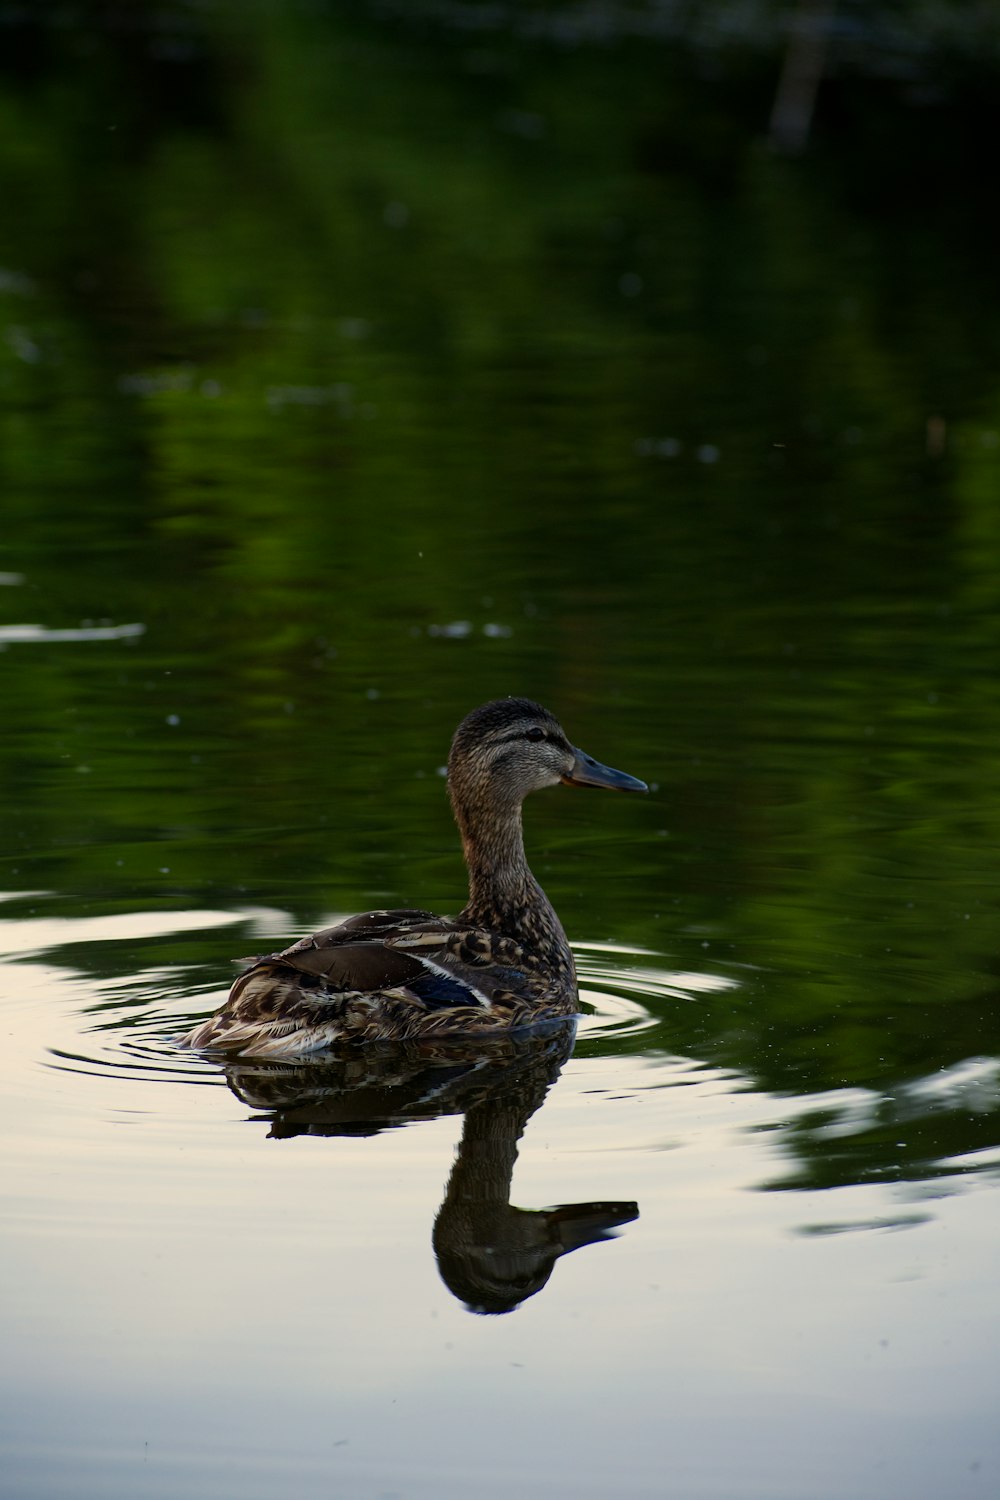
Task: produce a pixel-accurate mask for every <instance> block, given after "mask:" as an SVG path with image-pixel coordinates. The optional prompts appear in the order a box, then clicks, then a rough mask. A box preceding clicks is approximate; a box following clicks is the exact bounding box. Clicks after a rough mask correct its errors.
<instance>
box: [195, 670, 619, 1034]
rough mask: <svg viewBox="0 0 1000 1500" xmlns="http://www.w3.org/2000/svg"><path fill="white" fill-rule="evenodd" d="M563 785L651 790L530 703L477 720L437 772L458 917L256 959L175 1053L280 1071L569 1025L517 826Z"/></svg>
mask: <svg viewBox="0 0 1000 1500" xmlns="http://www.w3.org/2000/svg"><path fill="white" fill-rule="evenodd" d="M560 783H561V784H562V785H564V786H571V787H591V788H592V787H602V788H607V789H610V790H614V791H621V792H646V791H648V787H647V786H646V783H645V782H643V781H639V780H638V779H637V778H636V777H634V776H629V775H626V773H625V772H624V771H616V770H613V769H612V768H611V767H610V766H606V765H602V764H601V762H600V761H597V760H595V759H594V758H593V757H592V756H590V755H587V754H586V753H585V752H584V751H583V750H580V749H578V748H577V747H576V746H575V745H573V744H571V743H570V740H569V739H568V738H567V735H566V733H565V731H564V730H563V728H562V726H561V725H560V723H559V721H558V719H556V718H555V716H554V715H553V714H551V713H550V712H549V711H548V709H545V708H543V707H542V706H541V705H540V704H538V703H535V702H533V701H532V700H531V699H529V698H502V699H497V700H495V701H493V702H490V703H484V704H483V705H482V706H481V707H479V708H476V709H474V710H473V711H472V713H470V714H468V715H467V716H466V717H465V718H464V719H463V720H462V722H461V723H460V724H459V726H458V728H457V729H456V731H455V735H454V738H453V740H452V743H451V750H450V752H449V756H448V767H447V785H448V795H449V797H450V799H451V805H452V810H453V813H454V816H455V821H456V823H457V824H458V830H459V833H460V835H461V839H462V849H463V853H464V855H465V862H466V866H467V869H468V875H469V899H468V901H467V902H466V904H465V906H464V907H463V908H462V910H461V911H460V912H459V913H458V915H457V916H455V917H442V916H436V915H435V914H434V913H432V912H428V911H420V910H415V909H405V910H400V911H370V912H364V913H362V914H361V915H360V916H355V917H349V918H348V919H347V920H346V921H344V922H340V923H339V924H338V925H337V926H335V927H327V928H324V929H323V930H322V931H320V932H316V933H313V934H311V935H310V936H308V937H304V938H301V939H300V940H299V941H298V942H295V943H293V944H292V945H291V946H290V947H288V948H284V949H282V950H281V951H280V952H276V953H267V954H264V955H261V956H258V957H256V958H253V959H251V960H249V961H247V962H248V967H246V968H245V969H244V972H243V973H242V974H241V975H240V976H239V978H238V979H237V980H236V982H235V984H234V985H233V987H232V989H231V991H230V993H229V996H228V998H227V1000H226V1001H225V1003H224V1004H223V1005H222V1006H221V1007H220V1009H219V1010H217V1011H216V1012H215V1014H214V1015H211V1016H209V1017H208V1018H207V1019H205V1020H203V1021H201V1022H200V1023H199V1024H198V1025H196V1026H195V1027H194V1028H193V1029H192V1030H191V1031H190V1032H188V1033H187V1035H186V1036H184V1037H182V1038H180V1039H179V1045H181V1046H183V1047H186V1048H191V1049H195V1050H198V1051H203V1052H210V1053H224V1054H228V1055H230V1056H233V1055H239V1056H240V1057H246V1058H261V1059H274V1060H275V1061H284V1060H295V1059H300V1058H309V1057H310V1056H311V1055H313V1054H318V1053H323V1052H329V1051H330V1049H337V1048H339V1047H340V1046H341V1045H343V1044H356V1043H364V1042H400V1043H414V1042H429V1043H432V1044H433V1043H435V1042H437V1041H438V1040H441V1041H444V1040H446V1039H450V1038H459V1039H471V1038H475V1037H483V1038H486V1037H489V1036H497V1035H502V1034H503V1033H510V1032H513V1031H518V1030H519V1029H521V1028H525V1027H531V1026H535V1025H538V1024H539V1023H543V1022H550V1021H552V1020H553V1019H555V1018H559V1017H565V1016H568V1015H573V1014H575V1012H576V1009H577V987H576V969H575V966H574V962H573V953H572V950H571V949H570V945H569V942H568V941H567V938H566V934H565V932H564V930H563V927H562V924H561V922H560V921H559V918H558V917H557V915H556V913H555V911H554V910H553V907H552V905H551V903H550V902H549V900H548V898H547V896H546V895H545V892H544V891H543V890H542V888H541V886H540V885H539V883H538V881H537V880H536V879H535V877H534V875H532V873H531V870H530V869H529V867H528V861H527V857H526V855H525V850H524V837H523V828H522V816H521V813H522V804H523V802H524V800H525V798H526V797H527V796H528V794H529V793H530V792H534V791H539V790H541V789H542V788H544V787H549V786H557V785H559V784H560Z"/></svg>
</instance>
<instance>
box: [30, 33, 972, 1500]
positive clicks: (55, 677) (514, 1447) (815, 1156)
mask: <svg viewBox="0 0 1000 1500" xmlns="http://www.w3.org/2000/svg"><path fill="white" fill-rule="evenodd" d="M140 9H141V8H140ZM234 16H235V12H232V11H230V10H229V9H228V8H227V7H225V6H219V7H214V6H208V7H205V8H204V9H203V10H202V11H198V12H197V13H196V11H195V8H189V7H183V6H182V7H176V8H175V7H171V6H162V7H160V8H159V9H158V11H157V17H158V19H155V24H153V23H152V22H151V23H149V25H138V24H137V25H136V26H135V27H131V26H130V27H124V26H121V25H118V24H114V25H112V24H111V23H110V22H109V23H108V24H107V25H103V26H95V27H92V28H90V30H89V31H88V28H87V27H86V26H78V25H76V24H75V23H74V21H73V17H72V15H71V14H70V11H69V10H67V12H66V14H65V15H64V17H63V20H62V22H61V23H60V27H59V28H56V29H54V30H52V31H46V30H45V28H40V31H39V34H38V35H35V33H34V32H32V38H33V40H32V39H30V38H29V40H31V46H32V48H34V49H35V50H31V49H28V48H27V44H26V43H25V49H24V50H23V51H22V54H21V56H22V63H23V64H24V66H25V67H27V63H26V62H24V59H25V58H29V60H30V61H31V68H33V69H34V70H35V71H34V73H33V74H32V75H31V82H32V87H31V88H29V87H28V86H27V81H26V77H22V76H20V74H19V75H18V76H16V77H15V76H13V72H12V71H11V69H8V71H7V72H5V73H4V74H3V77H2V80H0V81H2V83H3V87H2V89H0V108H2V109H3V111H4V119H5V120H6V122H7V125H8V127H9V128H8V130H7V131H6V133H5V135H4V137H3V138H4V140H5V141H6V145H4V146H3V147H2V148H0V180H2V183H3V187H4V200H5V201H6V202H14V201H16V202H18V203H19V204H21V205H22V211H21V212H20V213H18V214H17V215H8V216H5V221H4V224H3V225H2V226H0V268H2V273H3V274H2V275H0V328H2V330H3V339H2V343H0V347H2V350H3V355H2V362H0V432H2V436H3V447H2V459H0V464H2V478H3V487H4V488H3V506H4V515H5V520H6V522H7V524H6V526H5V528H4V550H3V556H2V558H0V569H2V572H0V695H2V701H3V704H4V732H3V735H2V737H0V772H2V778H3V783H2V784H3V798H2V807H3V822H4V831H5V839H4V848H3V852H2V855H0V889H2V892H3V899H2V902H0V954H2V960H3V961H2V964H0V1007H2V1009H0V1025H2V1030H3V1036H4V1039H5V1046H4V1049H3V1060H2V1062H0V1074H2V1088H0V1114H2V1116H3V1124H2V1130H0V1154H2V1156H3V1175H2V1180H3V1183H4V1200H5V1210H6V1212H5V1230H4V1239H3V1268H4V1278H3V1281H4V1288H5V1292H4V1299H3V1300H4V1310H3V1314H2V1316H3V1329H4V1343H5V1347H6V1348H7V1350H8V1359H7V1361H6V1362H5V1368H6V1373H5V1376H4V1378H3V1391H2V1394H3V1400H2V1402H0V1409H2V1411H3V1417H2V1418H0V1426H2V1445H3V1457H4V1462H3V1471H4V1475H5V1479H4V1486H3V1488H4V1492H5V1493H6V1494H10V1495H11V1496H12V1497H17V1500H33V1497H38V1500H42V1497H44V1500H55V1497H61V1496H66V1497H69V1496H72V1497H73V1500H88V1497H94V1500H98V1497H100V1500H107V1497H115V1496H119V1495H120V1496H122V1497H125V1496H128V1497H129V1500H134V1497H142V1500H146V1497H161V1496H162V1497H164V1500H167V1497H169V1500H177V1497H179V1496H182V1497H187V1496H190V1497H191V1500H195V1497H197V1500H202V1497H209V1496H214V1495H217V1496H219V1497H223V1496H225V1497H228V1496H231V1495H233V1494H234V1493H239V1494H240V1495H243V1496H247V1497H253V1496H257V1495H260V1496H265V1495H267V1496H272V1495H274V1494H275V1493H276V1492H279V1491H280V1492H288V1493H290V1494H295V1495H297V1496H303V1497H311V1496H320V1495H322V1496H329V1495H331V1494H335V1495H337V1496H338V1497H343V1500H388V1497H396V1496H398V1497H400V1500H422V1497H426V1500H441V1497H452V1496H453V1497H456V1500H458V1497H467V1496H475V1497H476V1500H491V1497H496V1500H501V1497H503V1500H506V1497H507V1496H509V1495H511V1494H513V1493H518V1494H523V1495H524V1496H526V1497H528V1500H534V1497H538V1500H542V1497H545V1500H548V1497H553V1496H563V1495H565V1496H567V1497H569V1496H574V1497H575V1496H579V1495H593V1496H595V1497H598V1496H601V1497H603V1496H608V1495H616V1496H618V1495H621V1496H626V1497H637V1500H638V1497H645V1496H650V1497H652V1496H656V1497H661V1496H663V1495H675V1496H677V1497H678V1500H688V1497H691V1500H758V1497H759V1500H778V1497H783V1496H787V1497H789V1500H897V1497H898V1500H940V1497H941V1496H943V1495H947V1496H949V1497H955V1500H966V1497H970V1500H971V1497H979V1496H985V1495H991V1494H993V1493H995V1491H996V1489H997V1484H998V1480H1000V1443H998V1437H997V1424H996V1409H997V1400H998V1396H1000V1390H998V1384H1000V1381H998V1359H997V1354H996V1349H997V1333H998V1327H997V1322H998V1304H997V1297H996V1269H997V1251H996V1246H997V1243H998V1235H1000V1193H998V1187H1000V1176H998V1173H1000V1021H998V1012H997V998H996V997H997V990H998V983H1000V975H998V962H997V949H998V922H997V907H998V881H997V875H996V850H997V847H998V843H1000V814H998V812H997V809H998V808H1000V772H998V762H997V756H996V745H997V744H998V743H1000V707H998V699H997V694H996V681H995V678H996V671H995V664H996V661H997V659H998V652H1000V616H998V614H997V611H996V599H995V579H996V576H997V571H998V566H1000V531H998V529H997V526H996V521H995V514H996V499H995V497H996V494H997V481H998V479H1000V474H998V465H1000V438H998V432H1000V406H998V403H997V380H996V371H997V369H998V368H1000V362H998V356H1000V337H998V335H1000V325H998V322H997V317H996V313H995V310H994V306H993V304H994V298H993V282H994V279H995V266H994V264H993V258H992V255H984V254H983V244H984V238H983V233H982V231H983V229H984V226H985V219H984V221H983V223H980V222H979V220H977V218H976V214H977V212H980V211H981V213H982V215H984V216H988V214H989V212H990V211H991V210H990V208H989V205H985V204H983V205H980V206H979V207H978V208H977V203H976V199H975V195H972V194H970V193H968V192H964V191H962V190H961V189H962V183H963V181H964V178H963V177H962V175H961V171H959V169H958V168H957V167H956V174H955V176H954V177H953V178H949V177H948V176H947V174H943V175H942V178H941V191H942V193H948V192H954V195H955V202H954V208H953V212H950V213H948V212H942V213H941V214H940V215H939V216H937V218H936V221H935V222H934V223H933V224H930V225H928V223H927V213H926V199H925V197H923V196H921V197H920V199H919V211H918V207H917V205H916V199H915V200H914V204H912V205H911V204H910V203H909V201H908V200H907V199H906V196H905V193H904V192H903V191H902V188H901V187H898V188H897V193H896V195H895V197H894V196H893V195H891V194H889V195H887V194H885V193H884V191H883V189H884V184H885V182H886V181H887V180H888V178H887V177H886V175H885V173H884V172H883V171H882V166H881V164H880V162H879V160H878V159H877V152H876V150H875V147H874V146H873V145H871V143H870V141H868V140H867V139H862V140H859V139H858V138H857V136H856V135H852V133H851V128H849V126H846V125H845V127H844V133H843V135H842V136H840V137H838V138H837V141H836V143H834V141H833V140H832V138H827V140H826V141H825V143H824V141H823V140H822V139H821V141H820V143H819V145H818V146H817V149H816V151H815V152H814V153H813V155H812V156H810V158H809V159H808V161H807V162H803V163H802V164H790V163H788V162H783V161H780V160H778V159H775V158H773V157H771V156H770V155H769V154H768V153H767V152H765V151H763V150H762V149H761V148H760V144H759V140H758V139H757V138H756V137H755V135H754V127H753V125H752V121H753V119H754V118H756V117H757V116H756V115H755V114H754V109H755V107H756V106H754V105H753V103H752V101H750V102H747V96H746V95H744V94H740V93H739V91H736V92H734V93H726V95H725V97H724V98H723V97H722V95H721V94H719V93H713V91H712V88H711V87H710V85H709V84H707V83H705V82H704V81H701V82H698V81H692V78H691V76H690V75H689V73H688V72H686V71H685V69H684V68H683V67H681V66H680V65H679V64H678V62H677V59H676V57H673V54H671V57H673V61H672V62H670V64H669V67H668V66H667V62H666V57H667V54H662V58H661V61H662V64H663V65H662V66H660V64H655V65H654V63H655V57H660V56H661V55H660V54H655V57H654V53H653V51H652V50H651V49H644V50H643V52H642V53H641V55H640V54H639V53H637V52H635V51H634V50H632V49H631V48H630V47H628V46H625V45H624V44H623V45H622V46H621V47H611V48H608V49H606V50H601V49H598V51H596V52H595V51H594V50H592V49H588V48H587V47H582V48H568V49H566V50H562V51H561V50H559V49H558V48H557V49H556V50H554V51H553V50H551V48H550V47H549V44H548V43H546V45H545V46H544V47H542V48H541V50H533V49H532V47H531V46H529V45H528V44H527V43H525V42H524V39H523V38H522V39H521V40H520V41H518V42H517V44H516V45H515V44H514V43H510V45H509V46H508V45H507V43H505V42H504V41H503V40H502V38H501V37H497V36H494V38H493V40H492V42H491V43H490V45H489V46H486V47H479V46H470V45H469V40H468V37H467V36H465V35H464V34H463V35H459V36H456V34H455V33H454V32H453V31H450V30H448V29H447V28H445V29H444V30H443V31H440V32H437V31H434V29H433V28H430V29H429V30H428V29H427V28H424V29H418V30H413V29H410V28H408V27H407V25H406V23H405V22H404V21H401V20H399V21H397V20H390V19H387V18H386V14H381V16H380V17H379V16H373V15H372V14H371V13H369V11H368V10H367V9H366V8H365V7H356V8H355V7H351V8H349V11H345V15H344V16H343V17H342V16H339V15H334V14H333V13H332V12H328V11H327V10H326V9H324V8H323V7H309V8H307V7H299V6H289V7H280V8H278V9H277V10H275V9H273V8H270V7H257V6H256V5H253V6H247V7H245V8H241V9H240V18H241V19H239V20H238V21H236V20H234ZM0 21H2V24H3V25H4V26H8V28H9V27H10V26H14V29H15V30H18V28H19V27H20V26H21V23H19V22H18V23H16V25H15V23H14V22H13V21H8V20H7V19H3V18H0ZM28 29H29V30H30V29H31V28H28ZM23 32H24V28H23V27H21V29H20V30H18V35H19V36H20V37H21V41H22V42H24V34H22V33H23ZM42 32H44V33H45V35H44V37H43V38H42V40H39V37H40V36H41V33H42ZM42 41H44V45H42ZM36 44H37V45H36ZM88 48H89V50H88ZM80 49H82V51H81V50H80ZM598 54H599V55H598ZM84 56H86V57H87V58H89V61H88V62H87V63H86V65H83V64H81V61H80V59H81V57H84ZM5 66H6V65H5ZM331 80H335V81H336V85H337V86H336V87H334V86H333V85H332V83H331ZM179 82H183V85H184V86H183V87H177V84H178V83H179ZM154 85H155V87H154ZM751 92H752V90H751ZM111 104H113V105H114V109H113V111H112V110H111V107H110V106H111ZM741 111H744V113H741ZM692 112H693V113H692ZM111 113H113V114H114V119H112V118H110V114H111ZM690 119H697V121H698V122H699V123H700V125H701V126H703V127H704V129H702V130H700V131H699V132H698V133H697V139H696V140H695V139H694V138H693V137H692V136H691V135H690V134H689V133H687V130H686V126H685V125H684V121H689V120H690ZM927 123H928V122H927V118H926V117H925V116H919V120H918V124H916V125H914V129H915V130H917V129H918V127H919V129H920V130H923V129H925V128H927ZM939 123H940V122H939ZM112 126H114V127H115V128H114V129H112ZM709 126H711V128H710V129H709ZM917 155H919V153H917V152H916V150H915V148H914V159H913V161H910V160H909V158H908V157H907V156H906V153H905V152H904V153H903V154H902V155H901V156H900V157H899V159H898V160H897V161H896V162H895V163H894V170H893V174H892V181H893V182H896V183H897V184H898V182H899V181H903V182H906V181H911V180H917V179H919V180H922V178H921V177H920V171H921V170H922V169H921V168H920V167H919V163H918V162H917V160H916V157H917ZM963 170H964V169H963ZM897 171H898V173H899V174H900V176H899V177H897V175H896V173H897ZM910 174H913V176H912V177H911V175H910ZM979 196H980V197H981V194H980V195H979ZM95 205H96V207H95ZM98 210H100V211H98ZM504 693H517V694H522V693H523V694H528V695H531V696H534V697H537V698H539V699H540V700H541V701H543V702H544V703H545V704H546V705H547V706H549V707H551V708H552V709H553V710H554V711H555V712H557V713H558V714H559V715H560V717H561V718H562V720H563V722H564V724H565V726H566V728H567V731H568V733H569V734H570V735H571V737H572V738H573V739H574V740H575V741H576V742H577V743H579V744H581V745H583V746H584V747H585V748H586V749H587V750H588V751H589V752H591V753H592V754H594V755H596V756H598V757H599V758H600V759H602V760H606V761H607V762H608V763H610V764H613V765H616V766H620V767H621V768H622V769H624V770H626V771H629V772H631V773H633V774H635V775H637V776H641V777H643V778H644V779H646V780H648V781H649V782H650V783H651V785H652V794H651V796H650V797H649V798H647V799H626V798H615V797H612V796H610V795H609V796H598V795H597V794H592V795H591V794H588V795H583V794H574V793H572V792H570V791H569V790H566V789H562V788H560V789H559V790H558V791H553V792H551V793H546V794H544V795H539V796H537V797H535V798H533V799H532V800H531V802H530V803H529V805H528V808H527V810H526V828H527V844H528V850H529V856H530V858H531V861H532V865H533V868H534V870H535V872H536V874H537V875H538V876H539V878H540V879H541V881H542V883H543V884H544V886H545V888H546V890H547V892H548V893H549V895H550V897H551V898H552V900H553V902H554V904H555V906H556V908H557V910H558V911H559V912H560V915H561V916H562V918H563V921H564V924H565V926H566V928H567V931H568V932H569V934H570V937H571V940H572V942H573V944H574V948H575V951H576V954H577V960H578V966H579V970H580V976H581V1009H582V1014H581V1018H580V1022H579V1026H578V1029H577V1033H576V1036H575V1038H566V1037H564V1036H549V1037H547V1038H542V1039H541V1040H540V1042H539V1043H538V1046H537V1048H536V1049H534V1050H532V1049H528V1053H527V1054H524V1053H518V1052H515V1053H514V1054H513V1055H499V1056H490V1057H485V1058H483V1057H480V1058H474V1059H471V1060H470V1059H468V1058H464V1057H455V1058H447V1059H435V1060H434V1062H433V1065H432V1066H431V1067H430V1068H429V1069H428V1068H421V1067H417V1066H415V1065H413V1060H412V1059H409V1060H407V1059H399V1058H396V1059H393V1060H391V1061H387V1060H383V1063H382V1064H376V1062H374V1061H371V1062H369V1061H365V1062H363V1063H359V1064H358V1066H357V1067H356V1068H355V1069H354V1070H353V1071H352V1070H347V1071H346V1072H345V1070H344V1069H342V1068H341V1069H340V1070H339V1071H338V1070H337V1069H330V1068H327V1069H325V1070H324V1069H323V1068H318V1069H299V1070H295V1069H291V1070H283V1069H280V1068H279V1069H250V1070H249V1071H248V1070H245V1069H244V1070H240V1069H239V1068H236V1069H233V1068H231V1069H230V1070H229V1073H228V1075H227V1074H226V1072H225V1071H224V1070H223V1069H222V1068H220V1066H219V1065H218V1064H216V1063H213V1062H210V1061H207V1060H205V1059H202V1058H198V1057H192V1056H191V1055H190V1054H187V1053H183V1052H180V1051H178V1050H177V1048H176V1047H175V1046H174V1043H173V1038H175V1037H176V1036H177V1035H178V1034H179V1033H181V1032H182V1031H183V1030H184V1029H185V1027H186V1026H188V1025H190V1024H191V1021H192V1020H193V1019H194V1018H195V1017H196V1016H199V1015H202V1014H204V1013H206V1012H207V1011H208V1010H210V1009H211V1008H212V1007H213V1006H214V1005H216V1004H217V1003H219V1001H220V1000H221V998H222V997H223V995H224V994H225V992H226V989H227V986H228V984H229V983H230V981H231V978H232V974H233V968H232V960H233V959H235V958H238V957H240V956H241V955H245V954H249V953H254V952H258V951H262V950H267V949H271V948H273V947H274V946H276V945H278V944H281V943H284V942H286V941H290V940H291V939H292V938H294V937H295V936H297V935H299V934H301V933H304V932H307V931H309V930H312V929H314V928H316V927H319V926H321V925H324V924H326V923H328V922H329V921H331V920H334V919H336V918H337V917H339V916H343V915H347V914H350V913H352V912H356V911H359V910H364V909H366V908H369V907H374V906H379V907H381V906H386V905H401V906H406V905H420V906H426V907H430V908H432V909H435V910H440V911H442V912H447V911H454V910H456V909H457V908H458V907H459V906H460V905H461V903H462V901H463V899H464V894H465V890H464V884H463V880H464V874H463V870H462V866H461V859H460V854H459V850H458V845H457V838H456V834H455V830H454V827H453V825H452V822H451V818H450V813H449V810H448V807H447V801H446V797H445V790H444V783H443V779H442V776H441V768H442V766H443V763H444V760H445V757H446V754H447V747H448V741H449V738H450V735H451V732H452V730H453V728H454V726H455V724H456V723H457V721H458V719H459V718H460V717H461V716H462V715H463V714H464V713H465V712H467V711H468V710H469V709H470V708H472V707H473V706H475V705H476V704H477V703H479V702H482V701H484V700H486V699H487V698H489V697H492V696H496V695H500V694H504ZM571 1046H572V1050H570V1047H571ZM550 1210H551V1211H552V1212H547V1211H550Z"/></svg>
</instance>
